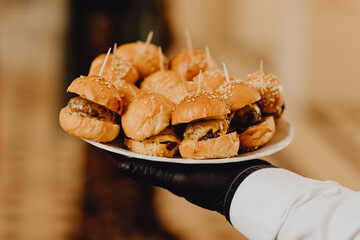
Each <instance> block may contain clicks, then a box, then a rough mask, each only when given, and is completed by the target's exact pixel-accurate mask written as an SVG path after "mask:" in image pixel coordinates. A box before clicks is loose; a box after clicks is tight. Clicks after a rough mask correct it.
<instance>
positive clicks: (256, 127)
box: [216, 80, 275, 152]
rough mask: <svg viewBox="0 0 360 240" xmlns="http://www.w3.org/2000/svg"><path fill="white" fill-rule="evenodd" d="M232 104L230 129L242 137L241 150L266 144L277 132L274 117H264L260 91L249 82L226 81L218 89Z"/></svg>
mask: <svg viewBox="0 0 360 240" xmlns="http://www.w3.org/2000/svg"><path fill="white" fill-rule="evenodd" d="M216 92H217V93H218V94H219V95H220V96H221V97H222V99H224V101H225V102H226V103H227V104H228V105H229V106H230V108H231V114H230V130H231V131H233V130H234V131H236V132H237V133H238V134H239V139H240V151H241V152H247V151H252V150H255V149H257V148H259V147H261V146H263V145H265V144H266V143H267V142H268V141H270V139H271V138H272V137H273V135H274V133H275V122H274V118H273V117H265V118H263V117H262V113H261V110H260V108H259V106H258V105H257V103H258V101H260V100H261V96H260V93H259V92H258V91H257V90H256V89H255V88H254V87H252V86H251V85H250V84H248V83H247V82H244V81H242V80H236V81H231V82H226V83H225V84H223V85H222V86H221V87H220V88H219V89H218V90H217V91H216Z"/></svg>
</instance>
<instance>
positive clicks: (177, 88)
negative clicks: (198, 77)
mask: <svg viewBox="0 0 360 240" xmlns="http://www.w3.org/2000/svg"><path fill="white" fill-rule="evenodd" d="M185 84H186V87H187V89H186V88H185V86H184V83H183V82H181V83H178V84H176V85H174V86H173V87H171V88H170V91H169V99H170V100H171V101H173V102H174V103H175V104H179V103H180V101H181V100H182V99H183V98H184V97H185V96H186V95H188V94H189V93H191V92H195V91H197V88H198V85H197V83H196V82H194V81H186V83H185Z"/></svg>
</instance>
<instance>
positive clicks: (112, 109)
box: [59, 76, 122, 142]
mask: <svg viewBox="0 0 360 240" xmlns="http://www.w3.org/2000/svg"><path fill="white" fill-rule="evenodd" d="M67 91H68V92H72V93H76V94H78V95H79V96H78V97H75V98H72V99H71V100H70V101H69V103H68V105H67V106H66V107H64V108H63V109H61V111H60V116H59V121H60V125H61V127H62V128H63V129H64V130H65V131H67V132H68V133H70V134H72V135H74V136H76V137H80V138H84V139H88V140H92V141H97V142H110V141H112V140H113V139H115V138H116V137H117V136H118V135H119V132H120V126H119V125H118V124H117V123H116V122H115V118H116V114H121V110H122V104H121V98H120V95H119V93H118V91H117V90H116V88H115V87H114V86H113V85H112V84H111V83H110V82H107V81H106V80H105V79H104V78H102V77H99V76H81V77H79V78H77V79H75V80H74V81H73V82H72V83H71V84H70V86H69V88H68V89H67Z"/></svg>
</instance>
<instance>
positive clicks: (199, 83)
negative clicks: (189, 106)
mask: <svg viewBox="0 0 360 240" xmlns="http://www.w3.org/2000/svg"><path fill="white" fill-rule="evenodd" d="M200 85H201V70H200V73H199V82H198V89H197V92H198V93H199V92H200Z"/></svg>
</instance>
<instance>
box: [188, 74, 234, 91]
mask: <svg viewBox="0 0 360 240" xmlns="http://www.w3.org/2000/svg"><path fill="white" fill-rule="evenodd" d="M199 76H200V74H198V75H196V76H195V77H194V78H193V81H194V82H195V83H196V84H197V83H198V81H199ZM229 80H230V81H231V80H234V77H233V76H229ZM226 81H227V80H226V76H225V73H224V71H223V70H221V69H210V70H207V71H204V72H202V73H201V83H200V84H201V85H200V87H201V89H202V90H205V91H213V92H215V90H217V89H218V88H219V87H220V86H221V85H222V84H224V83H225V82H226Z"/></svg>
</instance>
